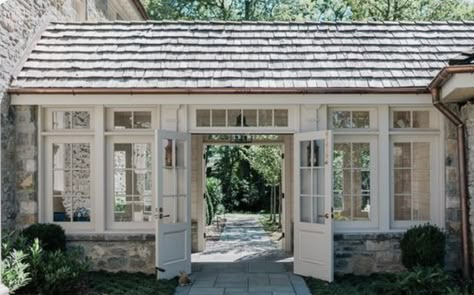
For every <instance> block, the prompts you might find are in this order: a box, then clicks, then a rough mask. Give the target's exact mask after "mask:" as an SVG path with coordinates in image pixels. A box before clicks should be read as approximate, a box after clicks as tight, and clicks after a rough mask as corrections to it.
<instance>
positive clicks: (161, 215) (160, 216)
mask: <svg viewBox="0 0 474 295" xmlns="http://www.w3.org/2000/svg"><path fill="white" fill-rule="evenodd" d="M165 217H170V215H169V214H166V215H163V213H160V215H159V218H160V219H163V218H165Z"/></svg>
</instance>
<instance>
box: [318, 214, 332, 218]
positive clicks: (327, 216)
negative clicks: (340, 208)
mask: <svg viewBox="0 0 474 295" xmlns="http://www.w3.org/2000/svg"><path fill="white" fill-rule="evenodd" d="M318 217H324V218H326V219H329V213H325V214H324V215H318ZM331 217H333V215H332V214H331Z"/></svg>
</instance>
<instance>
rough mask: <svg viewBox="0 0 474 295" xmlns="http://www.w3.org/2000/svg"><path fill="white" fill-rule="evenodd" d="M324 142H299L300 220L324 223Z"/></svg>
mask: <svg viewBox="0 0 474 295" xmlns="http://www.w3.org/2000/svg"><path fill="white" fill-rule="evenodd" d="M325 169H326V168H325V142H324V140H307V141H302V142H301V143H300V165H299V170H300V171H299V174H300V194H299V198H300V219H301V220H300V221H301V222H307V223H319V224H324V223H325V222H326V217H325V213H326V212H324V210H325V198H326V196H325Z"/></svg>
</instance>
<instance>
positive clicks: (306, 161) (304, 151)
mask: <svg viewBox="0 0 474 295" xmlns="http://www.w3.org/2000/svg"><path fill="white" fill-rule="evenodd" d="M300 166H301V167H310V166H311V141H308V140H305V141H302V142H300Z"/></svg>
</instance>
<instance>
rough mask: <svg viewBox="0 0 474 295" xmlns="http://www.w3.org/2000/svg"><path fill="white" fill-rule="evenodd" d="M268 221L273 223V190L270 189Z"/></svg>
mask: <svg viewBox="0 0 474 295" xmlns="http://www.w3.org/2000/svg"><path fill="white" fill-rule="evenodd" d="M270 221H272V222H273V189H270Z"/></svg>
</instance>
